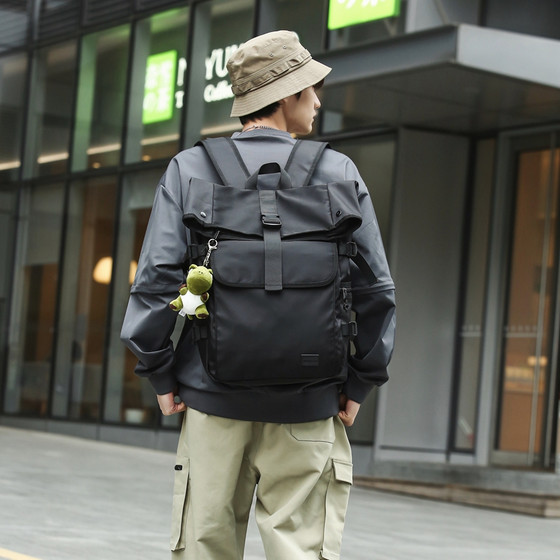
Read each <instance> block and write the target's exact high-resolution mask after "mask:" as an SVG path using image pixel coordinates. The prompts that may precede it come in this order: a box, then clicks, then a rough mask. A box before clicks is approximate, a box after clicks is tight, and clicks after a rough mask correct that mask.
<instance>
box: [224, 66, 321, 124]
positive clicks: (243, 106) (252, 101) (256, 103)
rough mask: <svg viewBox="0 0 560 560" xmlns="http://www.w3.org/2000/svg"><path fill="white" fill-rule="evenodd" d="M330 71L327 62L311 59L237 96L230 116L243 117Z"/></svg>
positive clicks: (317, 79)
mask: <svg viewBox="0 0 560 560" xmlns="http://www.w3.org/2000/svg"><path fill="white" fill-rule="evenodd" d="M330 71H331V68H329V67H328V66H326V65H325V64H321V63H320V62H318V61H316V60H313V59H310V60H309V62H307V63H306V64H304V65H303V66H300V67H299V68H296V69H295V70H292V71H291V72H288V73H286V74H284V75H282V76H280V77H279V78H277V79H276V80H274V81H272V82H270V83H268V84H266V85H265V86H262V87H260V88H257V89H254V90H251V91H249V92H247V93H245V94H243V95H238V96H236V97H235V99H234V100H233V106H232V108H231V115H230V116H231V117H243V116H245V115H250V114H251V113H254V112H256V111H258V110H259V109H262V108H263V107H266V106H267V105H270V104H271V103H274V102H276V101H280V99H284V98H285V97H289V96H290V95H294V94H295V93H299V92H300V91H303V90H304V89H306V88H308V87H310V86H314V85H315V84H318V83H319V82H320V81H321V80H324V79H325V76H327V74H328V73H329V72H330Z"/></svg>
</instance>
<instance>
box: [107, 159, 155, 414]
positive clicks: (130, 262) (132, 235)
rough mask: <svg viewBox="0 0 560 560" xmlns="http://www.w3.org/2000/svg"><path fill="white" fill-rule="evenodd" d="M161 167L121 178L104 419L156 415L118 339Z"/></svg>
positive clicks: (147, 387) (146, 385)
mask: <svg viewBox="0 0 560 560" xmlns="http://www.w3.org/2000/svg"><path fill="white" fill-rule="evenodd" d="M163 172H164V169H163V168H162V169H158V170H154V171H149V172H147V173H146V172H144V173H142V174H136V173H135V174H133V175H130V176H128V177H126V178H125V183H124V188H123V194H122V201H121V212H120V222H119V238H118V246H117V262H116V267H115V281H114V292H113V294H114V295H113V297H114V300H113V315H112V318H111V338H110V342H109V362H108V363H109V367H108V370H107V371H108V374H107V375H108V377H107V395H106V400H105V412H104V420H105V421H109V422H129V423H145V424H150V423H151V424H153V423H154V422H155V421H156V419H157V417H158V416H159V408H157V403H156V398H155V394H154V390H153V389H152V386H151V384H150V383H149V382H148V381H147V380H146V379H142V378H140V377H138V376H137V375H136V374H135V373H134V368H135V367H136V363H137V361H138V360H137V359H136V357H135V356H134V354H132V352H131V351H130V350H128V348H126V346H125V345H124V344H123V343H122V342H121V340H120V337H119V335H120V331H121V326H122V321H123V318H124V313H125V310H126V306H127V303H128V295H129V292H130V286H131V285H132V281H133V279H134V273H135V271H136V266H137V264H138V258H139V256H140V249H141V248H142V242H143V240H144V233H145V232H146V227H147V225H148V219H149V217H150V211H151V208H152V203H153V200H154V194H155V189H156V186H157V185H158V182H159V179H160V177H161V176H162V175H163Z"/></svg>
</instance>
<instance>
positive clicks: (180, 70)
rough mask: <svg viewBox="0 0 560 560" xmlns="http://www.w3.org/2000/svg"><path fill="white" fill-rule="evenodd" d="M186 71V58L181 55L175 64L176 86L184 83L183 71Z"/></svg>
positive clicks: (181, 85)
mask: <svg viewBox="0 0 560 560" xmlns="http://www.w3.org/2000/svg"><path fill="white" fill-rule="evenodd" d="M186 71H187V59H186V58H184V57H181V58H180V59H179V63H178V65H177V86H178V87H183V85H184V83H185V72H186Z"/></svg>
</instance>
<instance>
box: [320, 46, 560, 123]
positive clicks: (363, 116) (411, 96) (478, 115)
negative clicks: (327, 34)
mask: <svg viewBox="0 0 560 560" xmlns="http://www.w3.org/2000/svg"><path fill="white" fill-rule="evenodd" d="M559 46H560V43H559ZM436 54H437V53H434V55H436ZM511 54H512V56H515V53H511ZM442 58H444V57H442V56H434V59H435V61H434V62H433V63H432V64H426V62H427V60H425V59H424V60H422V65H421V66H418V67H416V68H414V67H411V66H409V67H408V68H406V69H402V70H399V71H398V72H393V73H391V72H390V71H387V72H380V73H377V74H376V75H373V76H371V77H364V78H359V79H357V80H352V81H348V82H346V83H343V82H341V81H340V80H336V82H335V84H333V85H332V86H329V85H328V81H327V86H326V87H325V90H324V93H323V98H322V105H323V109H326V110H330V111H334V112H336V113H342V115H343V116H344V118H345V119H349V120H351V122H352V123H355V122H358V123H359V125H360V126H381V125H383V126H387V125H388V126H402V125H408V126H418V127H422V128H427V129H433V130H443V131H449V132H456V133H470V134H478V133H484V132H490V131H497V130H503V129H508V128H515V127H522V126H529V125H540V124H543V123H550V122H551V121H552V122H554V121H558V122H560V88H556V87H551V86H550V85H545V84H541V83H535V82H533V81H528V80H524V79H517V78H515V77H511V76H506V75H502V74H499V73H497V72H489V71H487V70H480V69H477V68H476V67H473V65H472V64H471V65H469V66H467V65H464V64H461V63H460V61H459V60H458V57H448V59H447V60H442ZM450 58H451V59H450ZM333 62H334V63H335V64H336V63H337V61H336V60H335V61H333ZM327 63H328V61H327ZM333 70H335V68H334V67H333ZM333 74H334V71H333Z"/></svg>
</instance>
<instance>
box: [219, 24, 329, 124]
mask: <svg viewBox="0 0 560 560" xmlns="http://www.w3.org/2000/svg"><path fill="white" fill-rule="evenodd" d="M227 69H228V72H229V77H230V79H231V90H232V91H233V94H234V95H235V99H234V100H233V107H232V109H231V116H232V117H243V116H245V115H249V114H251V113H254V112H255V111H258V110H259V109H262V108H263V107H266V106H267V105H270V104H271V103H274V102H275V101H280V99H284V97H289V96H290V95H294V94H295V93H298V92H300V91H302V90H304V89H305V88H308V87H309V86H314V85H315V84H317V83H319V82H320V81H321V80H323V79H324V78H325V76H326V75H327V74H328V73H329V72H330V71H331V69H330V68H329V67H328V66H325V65H324V64H321V63H320V62H317V61H316V60H313V58H311V55H310V54H309V51H308V50H307V49H305V48H304V47H303V46H302V45H301V44H300V42H299V39H298V36H297V34H296V33H294V32H293V31H273V32H272V33H265V34H264V35H259V36H258V37H255V38H253V39H250V40H249V41H247V42H246V43H243V44H242V45H241V46H240V47H239V49H237V50H236V51H235V52H234V53H233V55H232V56H231V57H230V58H229V60H228V61H227Z"/></svg>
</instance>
